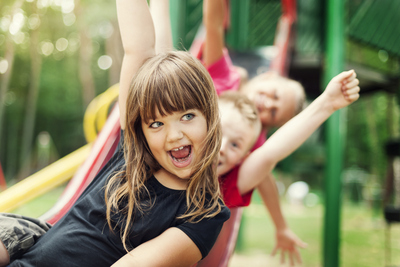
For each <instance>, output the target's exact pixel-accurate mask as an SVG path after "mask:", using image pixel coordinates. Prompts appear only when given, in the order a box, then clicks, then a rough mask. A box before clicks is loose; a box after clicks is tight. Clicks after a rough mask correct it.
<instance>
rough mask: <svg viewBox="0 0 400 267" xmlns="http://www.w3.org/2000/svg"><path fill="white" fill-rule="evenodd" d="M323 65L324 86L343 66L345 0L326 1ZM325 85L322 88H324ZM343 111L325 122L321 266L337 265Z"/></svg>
mask: <svg viewBox="0 0 400 267" xmlns="http://www.w3.org/2000/svg"><path fill="white" fill-rule="evenodd" d="M326 19H327V23H326V26H327V29H326V34H327V35H326V66H325V73H324V85H325V86H326V85H327V84H328V83H329V81H330V79H331V78H333V77H334V76H335V75H337V74H338V73H340V72H341V71H343V67H344V40H345V34H344V0H327V17H326ZM325 86H324V88H325ZM344 115H345V110H339V111H336V112H335V113H334V114H333V115H332V116H331V117H330V118H329V119H328V121H327V123H326V127H327V131H326V133H327V166H326V181H325V216H324V244H323V245H324V248H323V266H325V267H337V266H339V248H340V217H341V216H340V215H341V214H340V209H341V173H342V169H343V144H344V140H343V139H344V138H343V137H344V133H345V129H344V123H343V120H341V117H342V116H344Z"/></svg>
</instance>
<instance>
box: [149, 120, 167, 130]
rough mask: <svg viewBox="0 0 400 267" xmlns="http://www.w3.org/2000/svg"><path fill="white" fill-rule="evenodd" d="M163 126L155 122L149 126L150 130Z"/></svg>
mask: <svg viewBox="0 0 400 267" xmlns="http://www.w3.org/2000/svg"><path fill="white" fill-rule="evenodd" d="M163 125H164V124H163V123H162V122H159V121H155V122H153V123H152V124H150V128H154V129H156V128H158V127H161V126H163Z"/></svg>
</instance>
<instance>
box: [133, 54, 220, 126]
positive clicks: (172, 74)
mask: <svg viewBox="0 0 400 267" xmlns="http://www.w3.org/2000/svg"><path fill="white" fill-rule="evenodd" d="M169 56H171V55H170V54H169ZM172 57H173V55H172ZM158 60H159V59H158ZM149 63H150V64H151V62H149ZM146 76H147V77H146V79H145V80H146V83H143V84H142V85H143V86H142V88H141V89H142V92H141V95H142V97H141V100H142V101H140V102H141V103H140V117H141V118H142V120H143V122H145V123H148V122H149V121H150V120H155V119H156V114H157V111H158V112H159V114H160V115H161V116H166V115H170V114H172V113H173V112H180V111H185V110H189V109H198V110H200V111H201V112H202V113H203V114H205V113H206V111H207V110H208V109H209V105H210V102H212V101H210V97H211V96H210V94H209V93H207V92H210V91H213V90H214V88H213V84H212V83H211V84H210V83H209V81H208V78H207V77H204V73H202V71H201V69H200V70H199V69H198V68H194V67H193V66H189V64H186V66H185V64H183V66H182V64H180V65H178V64H176V62H174V61H173V60H171V59H170V58H168V57H167V58H164V59H163V60H162V62H161V63H160V62H158V64H157V65H154V66H153V67H152V68H151V69H150V70H149V71H147V72H146ZM210 86H211V88H209V87H210ZM207 87H208V88H207ZM205 88H207V89H206V90H205Z"/></svg>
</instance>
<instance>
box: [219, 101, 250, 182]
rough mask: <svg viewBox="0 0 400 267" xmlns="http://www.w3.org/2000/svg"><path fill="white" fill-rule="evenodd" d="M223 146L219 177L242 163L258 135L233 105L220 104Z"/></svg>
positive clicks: (220, 153)
mask: <svg viewBox="0 0 400 267" xmlns="http://www.w3.org/2000/svg"><path fill="white" fill-rule="evenodd" d="M219 110H220V112H221V127H222V144H221V149H220V151H219V161H218V167H217V173H218V175H223V174H226V173H227V172H229V171H230V170H231V169H233V168H234V167H235V166H236V165H238V164H239V163H241V162H242V160H243V159H244V158H245V156H246V155H247V154H248V153H249V152H250V149H251V145H252V144H253V143H254V140H255V136H256V135H258V133H256V132H255V131H256V130H255V129H254V127H253V126H252V125H250V123H249V122H247V121H246V120H245V118H243V115H242V114H240V112H239V110H238V109H237V108H235V107H234V106H233V104H232V103H226V102H219Z"/></svg>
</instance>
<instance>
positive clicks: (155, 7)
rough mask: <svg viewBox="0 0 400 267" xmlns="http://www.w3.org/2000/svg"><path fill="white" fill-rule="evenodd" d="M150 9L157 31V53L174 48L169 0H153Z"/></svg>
mask: <svg viewBox="0 0 400 267" xmlns="http://www.w3.org/2000/svg"><path fill="white" fill-rule="evenodd" d="M150 11H151V15H152V16H153V21H154V28H155V31H156V53H157V54H158V53H162V52H167V51H171V50H173V48H174V47H173V44H172V31H171V19H170V11H169V0H151V1H150Z"/></svg>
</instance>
